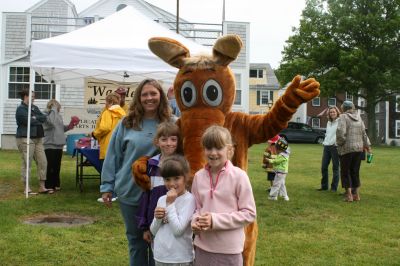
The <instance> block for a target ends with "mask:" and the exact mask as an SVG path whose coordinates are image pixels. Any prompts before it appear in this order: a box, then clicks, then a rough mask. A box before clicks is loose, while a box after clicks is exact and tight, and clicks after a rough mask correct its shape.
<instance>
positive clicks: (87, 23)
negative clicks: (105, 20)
mask: <svg viewBox="0 0 400 266" xmlns="http://www.w3.org/2000/svg"><path fill="white" fill-rule="evenodd" d="M83 21H84V23H85V25H89V24H92V23H94V17H84V18H83Z"/></svg>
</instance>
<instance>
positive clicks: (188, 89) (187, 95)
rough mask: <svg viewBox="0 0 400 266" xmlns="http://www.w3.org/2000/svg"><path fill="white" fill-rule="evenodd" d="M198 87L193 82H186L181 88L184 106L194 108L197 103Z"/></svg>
mask: <svg viewBox="0 0 400 266" xmlns="http://www.w3.org/2000/svg"><path fill="white" fill-rule="evenodd" d="M196 97H197V92H196V87H195V86H194V85H193V83H192V82H191V81H188V80H187V81H185V83H183V85H182V88H181V100H182V103H183V105H184V106H186V107H192V106H193V105H194V104H195V103H196Z"/></svg>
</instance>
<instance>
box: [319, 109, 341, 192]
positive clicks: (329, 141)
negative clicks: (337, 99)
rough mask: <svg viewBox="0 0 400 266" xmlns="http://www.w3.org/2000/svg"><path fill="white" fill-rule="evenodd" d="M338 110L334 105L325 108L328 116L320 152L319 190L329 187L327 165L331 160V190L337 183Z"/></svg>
mask: <svg viewBox="0 0 400 266" xmlns="http://www.w3.org/2000/svg"><path fill="white" fill-rule="evenodd" d="M339 115H340V111H339V109H338V108H337V107H336V106H330V107H328V109H327V110H326V116H327V118H328V123H327V125H326V134H325V139H324V142H323V143H322V145H323V146H324V150H323V152H322V162H321V174H322V178H321V187H320V188H319V189H318V190H319V191H323V190H328V189H329V175H328V166H329V163H330V162H331V161H332V183H331V191H333V192H336V191H337V188H338V184H339V155H338V151H337V145H336V129H337V126H338V123H339V120H338V118H339Z"/></svg>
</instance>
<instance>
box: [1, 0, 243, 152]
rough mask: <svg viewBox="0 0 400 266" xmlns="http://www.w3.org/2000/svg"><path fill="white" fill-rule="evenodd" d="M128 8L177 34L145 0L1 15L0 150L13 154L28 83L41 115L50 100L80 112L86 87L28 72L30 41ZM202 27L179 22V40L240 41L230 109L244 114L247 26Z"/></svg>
mask: <svg viewBox="0 0 400 266" xmlns="http://www.w3.org/2000/svg"><path fill="white" fill-rule="evenodd" d="M126 5H131V6H133V7H134V8H136V9H137V10H139V11H140V12H142V13H143V14H144V15H146V16H147V17H149V18H151V19H152V20H154V21H156V22H158V23H161V24H162V25H164V26H165V27H167V28H169V29H171V30H176V29H175V28H174V27H176V22H175V15H174V14H171V13H169V12H167V11H165V10H163V9H160V8H158V7H156V6H154V5H151V4H149V3H147V2H145V1H143V0H100V1H98V2H96V3H94V4H93V5H92V6H90V7H88V8H87V9H85V10H83V11H82V12H81V13H79V14H78V13H77V12H76V9H75V6H74V4H73V3H71V2H70V1H68V0H42V1H38V3H37V4H35V5H34V6H32V7H31V8H29V9H28V10H26V11H24V12H3V14H2V29H1V56H0V62H1V68H0V117H1V120H0V121H1V122H0V148H3V149H13V148H16V146H15V133H16V126H17V125H16V121H15V110H16V108H17V106H18V105H19V104H20V98H19V91H21V90H22V89H24V88H29V85H30V81H33V80H34V87H35V94H36V100H35V105H37V106H38V107H39V108H40V109H41V110H44V109H45V105H46V103H47V101H48V100H49V99H51V98H55V99H57V100H58V101H60V103H61V105H62V106H63V108H65V107H69V108H79V107H82V108H83V106H84V94H85V88H84V87H72V88H71V87H68V88H65V87H61V86H60V85H57V84H51V83H49V82H50V81H47V80H44V79H43V78H42V77H41V76H40V75H38V74H37V73H36V74H35V72H34V71H33V70H32V69H31V68H30V61H29V50H30V43H31V41H32V40H35V39H44V38H49V37H54V36H57V35H60V34H63V33H67V32H70V31H73V30H75V29H78V28H80V27H83V26H86V25H88V24H90V23H94V22H96V21H97V20H99V19H102V18H104V17H106V16H108V15H111V14H112V13H114V12H116V11H118V10H120V9H122V8H124V7H125V6H126ZM138 27H140V25H138ZM205 27H206V25H198V24H193V23H189V22H188V21H186V20H184V19H180V26H179V29H180V34H182V35H183V36H185V37H186V38H191V39H193V40H195V41H196V42H199V43H201V44H204V45H212V44H213V43H214V41H215V39H216V38H218V37H219V36H221V35H223V34H228V33H235V34H238V35H239V36H240V37H241V38H242V41H243V44H244V45H243V49H242V51H241V53H240V54H239V57H238V59H237V60H236V61H234V62H233V63H232V64H231V65H230V67H231V68H232V70H233V72H234V73H235V78H236V83H237V94H236V100H235V105H234V107H233V109H234V110H235V111H241V112H248V111H249V76H248V73H249V47H250V45H249V41H250V40H249V35H250V34H249V29H250V24H249V23H247V22H231V21H224V22H222V23H221V24H220V25H210V27H208V28H207V29H205ZM160 60H161V59H160ZM65 120H67V119H65ZM88 133H89V132H88Z"/></svg>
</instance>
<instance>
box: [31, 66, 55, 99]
mask: <svg viewBox="0 0 400 266" xmlns="http://www.w3.org/2000/svg"><path fill="white" fill-rule="evenodd" d="M53 85H54V84H51V83H49V82H48V81H47V80H45V79H44V78H43V77H42V76H41V75H39V74H38V73H36V72H35V98H36V99H54V98H55V90H54V86H53Z"/></svg>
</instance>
